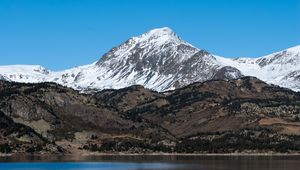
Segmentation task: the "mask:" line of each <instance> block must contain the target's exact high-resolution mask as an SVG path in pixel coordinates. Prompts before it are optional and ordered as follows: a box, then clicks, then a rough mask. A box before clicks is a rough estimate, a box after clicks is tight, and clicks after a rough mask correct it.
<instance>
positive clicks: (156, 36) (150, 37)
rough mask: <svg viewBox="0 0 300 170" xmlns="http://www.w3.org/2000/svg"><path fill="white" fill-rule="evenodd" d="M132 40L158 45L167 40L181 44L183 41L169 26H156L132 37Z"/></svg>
mask: <svg viewBox="0 0 300 170" xmlns="http://www.w3.org/2000/svg"><path fill="white" fill-rule="evenodd" d="M133 39H134V40H136V41H138V42H140V43H155V44H158V45H162V44H165V43H168V42H172V43H174V44H182V43H185V42H184V41H183V40H182V39H181V38H180V37H179V36H178V35H177V34H176V33H175V32H174V31H173V30H172V29H171V28H169V27H162V28H156V29H152V30H150V31H148V32H147V33H145V34H142V35H140V36H138V37H134V38H133Z"/></svg>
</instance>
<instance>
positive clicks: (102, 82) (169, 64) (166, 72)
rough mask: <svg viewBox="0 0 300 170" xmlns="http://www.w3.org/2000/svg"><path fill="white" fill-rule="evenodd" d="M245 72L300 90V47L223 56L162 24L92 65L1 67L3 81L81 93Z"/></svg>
mask: <svg viewBox="0 0 300 170" xmlns="http://www.w3.org/2000/svg"><path fill="white" fill-rule="evenodd" d="M244 75H245V76H247V75H249V76H255V77H258V78H259V79H261V80H264V81H266V82H268V83H272V84H276V85H279V86H282V87H287V88H290V89H293V90H295V91H300V46H297V47H294V48H290V49H287V50H284V51H281V52H277V53H274V54H271V55H268V56H263V57H259V58H237V59H232V58H224V57H220V56H216V55H213V54H210V53H209V52H207V51H205V50H202V49H198V48H196V47H194V46H192V45H191V44H189V43H187V42H185V41H184V40H182V39H181V38H180V37H179V36H178V35H177V34H176V33H174V32H173V31H172V30H171V29H170V28H167V27H164V28H159V29H154V30H151V31H149V32H147V33H145V34H143V35H140V36H137V37H133V38H130V39H129V40H127V41H126V42H124V43H123V44H121V45H120V46H117V47H115V48H113V49H111V50H110V51H109V52H107V53H106V54H104V55H103V56H102V57H101V59H100V60H99V61H97V62H95V63H93V64H90V65H85V66H80V67H75V68H71V69H68V70H64V71H57V72H54V71H50V70H47V69H45V68H44V67H42V66H38V65H34V66H30V65H12V66H0V79H2V80H7V81H16V82H31V83H38V82H56V83H58V84H61V85H65V86H68V87H71V88H74V89H77V90H81V91H83V92H85V91H90V90H101V89H108V88H116V89H118V88H123V87H127V86H130V85H135V84H140V85H143V86H145V87H147V88H150V89H154V90H157V91H165V90H171V89H175V88H179V87H182V86H185V85H188V84H190V83H193V82H203V81H206V80H211V79H232V78H239V77H242V76H244Z"/></svg>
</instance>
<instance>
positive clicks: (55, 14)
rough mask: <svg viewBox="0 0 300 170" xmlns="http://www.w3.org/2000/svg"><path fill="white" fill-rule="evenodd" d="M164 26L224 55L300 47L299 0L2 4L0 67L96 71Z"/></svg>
mask: <svg viewBox="0 0 300 170" xmlns="http://www.w3.org/2000/svg"><path fill="white" fill-rule="evenodd" d="M165 26H167V27H170V28H172V29H173V30H174V31H175V32H176V33H177V34H178V35H179V36H181V37H182V38H183V39H184V40H186V41H188V42H190V43H191V44H193V45H194V46H196V47H198V48H202V49H206V50H208V51H210V52H212V53H214V54H217V55H221V56H225V57H240V56H248V57H255V56H262V55H265V54H269V53H272V52H275V51H278V50H282V49H285V48H288V47H292V46H296V45H300V0H181V1H179V0H0V59H1V60H0V65H7V64H40V65H43V66H45V67H47V68H49V69H51V70H62V69H66V68H70V67H73V66H78V65H83V64H89V63H92V62H94V61H97V60H98V59H99V58H100V57H101V56H102V55H103V54H104V53H105V52H107V51H108V50H110V49H111V48H112V47H114V46H116V45H119V44H120V43H122V42H124V41H125V40H127V39H128V38H130V37H132V36H134V35H139V34H142V33H144V32H146V31H148V30H150V29H153V28H158V27H165Z"/></svg>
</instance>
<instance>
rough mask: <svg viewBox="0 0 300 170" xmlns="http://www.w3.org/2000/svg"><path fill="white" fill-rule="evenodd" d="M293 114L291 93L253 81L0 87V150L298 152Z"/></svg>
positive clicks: (299, 107)
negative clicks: (155, 86) (158, 87)
mask: <svg viewBox="0 0 300 170" xmlns="http://www.w3.org/2000/svg"><path fill="white" fill-rule="evenodd" d="M299 116H300V94H299V93H296V92H293V91H291V90H288V89H284V88H280V87H277V86H271V85H268V84H266V83H265V82H263V81H261V80H259V79H256V78H254V77H244V78H241V79H234V80H211V81H206V82H204V83H194V84H191V85H188V86H186V87H183V88H179V89H177V90H173V91H167V92H164V93H158V92H156V91H152V90H149V89H146V88H144V87H142V86H131V87H127V88H124V89H120V90H103V91H100V92H97V93H95V94H89V95H88V94H81V93H79V92H78V91H75V90H72V89H69V88H67V87H62V86H60V85H57V84H54V83H40V84H20V83H12V82H5V81H0V135H1V136H0V144H1V145H0V151H1V152H29V151H30V152H36V153H38V152H52V153H58V152H70V153H78V152H83V151H85V150H86V151H100V152H117V151H118V152H119V151H121V152H131V153H132V152H139V153H141V152H155V151H162V152H187V153H191V152H235V151H240V152H242V151H245V150H251V151H253V152H265V151H276V152H298V151H300V143H299V142H298V141H300V140H299V139H300V137H299V135H300V121H299ZM34 146H39V147H38V148H34ZM1 148H2V149H1Z"/></svg>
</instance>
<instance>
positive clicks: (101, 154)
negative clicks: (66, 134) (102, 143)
mask: <svg viewBox="0 0 300 170" xmlns="http://www.w3.org/2000/svg"><path fill="white" fill-rule="evenodd" d="M23 156H24V157H26V156H33V157H47V156H62V157H64V156H65V157H78V156H80V157H89V156H300V153H277V152H272V153H123V152H120V153H94V152H91V153H81V154H75V153H67V154H52V153H51V154H48V153H33V154H31V153H8V154H3V153H0V157H23Z"/></svg>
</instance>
